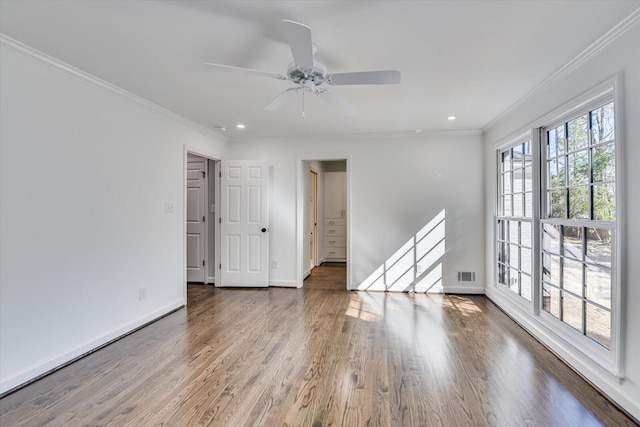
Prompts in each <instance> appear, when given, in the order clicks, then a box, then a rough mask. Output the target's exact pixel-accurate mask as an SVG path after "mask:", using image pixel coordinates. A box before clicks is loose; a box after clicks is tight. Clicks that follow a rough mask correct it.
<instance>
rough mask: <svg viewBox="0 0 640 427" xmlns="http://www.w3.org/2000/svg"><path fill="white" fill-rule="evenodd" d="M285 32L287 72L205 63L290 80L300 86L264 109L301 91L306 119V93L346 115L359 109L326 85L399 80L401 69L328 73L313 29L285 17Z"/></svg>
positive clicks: (274, 107)
mask: <svg viewBox="0 0 640 427" xmlns="http://www.w3.org/2000/svg"><path fill="white" fill-rule="evenodd" d="M282 23H283V24H284V31H285V35H286V38H287V41H288V42H289V46H290V47H291V53H292V54H293V61H292V62H290V63H289V66H288V67H287V74H286V75H283V74H277V73H271V72H268V71H260V70H252V69H250V68H240V67H233V66H230V65H221V64H212V63H209V62H207V63H205V64H206V65H209V66H211V67H215V68H217V69H219V70H223V71H232V72H239V73H243V74H248V75H254V76H262V77H269V78H274V79H278V80H289V81H292V82H293V83H295V84H296V85H297V86H295V87H292V88H289V89H287V90H285V91H284V92H282V93H281V94H279V95H278V96H277V97H276V98H275V99H273V100H272V101H271V102H269V103H268V104H267V105H265V107H264V109H265V110H277V109H279V108H281V107H282V106H283V105H284V104H285V103H286V102H287V100H288V99H289V98H290V97H291V96H295V95H296V94H298V93H302V117H303V118H304V95H305V93H315V94H316V95H317V96H318V97H320V98H322V99H323V100H325V101H326V102H327V103H329V104H330V105H332V106H333V107H335V108H337V109H338V110H339V111H340V112H341V113H342V114H344V115H345V116H351V115H353V114H355V113H356V112H357V110H356V109H355V108H354V107H352V106H351V105H350V104H349V103H348V102H347V101H345V100H344V99H343V98H342V97H340V96H338V95H336V94H335V93H333V92H331V91H329V89H327V88H326V87H323V84H325V83H326V84H329V85H332V86H340V85H388V84H397V83H400V71H398V70H380V71H359V72H351V73H334V74H328V73H327V68H326V67H325V66H324V65H323V64H321V63H320V62H318V61H314V60H313V54H314V53H315V51H316V46H315V45H314V44H313V42H312V41H311V28H309V27H307V26H306V25H304V24H300V23H299V22H294V21H289V20H284V21H282Z"/></svg>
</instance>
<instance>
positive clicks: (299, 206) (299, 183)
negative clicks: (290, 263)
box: [296, 155, 353, 290]
mask: <svg viewBox="0 0 640 427" xmlns="http://www.w3.org/2000/svg"><path fill="white" fill-rule="evenodd" d="M336 160H345V161H346V163H347V172H346V179H347V195H346V197H347V209H346V211H347V212H346V220H347V287H346V290H351V283H352V280H351V260H352V259H353V257H352V256H351V255H352V247H353V245H352V244H351V206H352V205H353V203H351V156H350V155H342V156H340V155H335V156H322V155H303V156H298V157H297V160H296V254H297V257H296V258H297V259H296V287H298V288H302V285H303V284H304V271H305V270H304V263H305V262H306V263H307V264H308V263H309V260H308V259H307V260H305V259H304V258H305V256H304V236H305V233H308V231H309V230H305V229H304V228H305V227H304V216H305V215H304V214H305V212H304V204H305V197H304V195H305V179H304V178H305V173H304V162H307V161H318V162H322V161H336ZM306 187H307V191H308V187H309V186H308V185H306Z"/></svg>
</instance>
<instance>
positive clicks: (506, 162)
mask: <svg viewBox="0 0 640 427" xmlns="http://www.w3.org/2000/svg"><path fill="white" fill-rule="evenodd" d="M502 170H503V171H509V170H511V150H507V151H505V152H504V153H502Z"/></svg>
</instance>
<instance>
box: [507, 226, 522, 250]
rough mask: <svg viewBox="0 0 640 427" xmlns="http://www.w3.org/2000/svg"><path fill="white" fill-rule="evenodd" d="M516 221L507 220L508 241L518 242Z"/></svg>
mask: <svg viewBox="0 0 640 427" xmlns="http://www.w3.org/2000/svg"><path fill="white" fill-rule="evenodd" d="M518 225H519V224H518V221H509V239H508V240H509V242H511V243H513V244H516V245H517V244H519V243H520V239H519V238H518V237H519V236H518V229H519V227H518Z"/></svg>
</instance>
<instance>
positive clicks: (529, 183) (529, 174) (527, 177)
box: [524, 166, 533, 191]
mask: <svg viewBox="0 0 640 427" xmlns="http://www.w3.org/2000/svg"><path fill="white" fill-rule="evenodd" d="M524 191H533V169H532V168H531V166H527V167H526V168H525V170H524Z"/></svg>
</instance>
